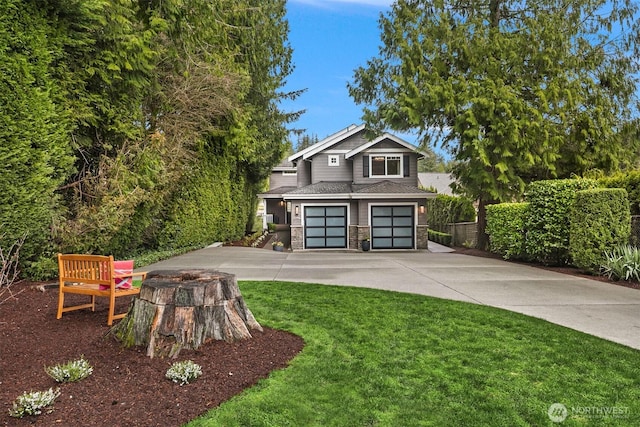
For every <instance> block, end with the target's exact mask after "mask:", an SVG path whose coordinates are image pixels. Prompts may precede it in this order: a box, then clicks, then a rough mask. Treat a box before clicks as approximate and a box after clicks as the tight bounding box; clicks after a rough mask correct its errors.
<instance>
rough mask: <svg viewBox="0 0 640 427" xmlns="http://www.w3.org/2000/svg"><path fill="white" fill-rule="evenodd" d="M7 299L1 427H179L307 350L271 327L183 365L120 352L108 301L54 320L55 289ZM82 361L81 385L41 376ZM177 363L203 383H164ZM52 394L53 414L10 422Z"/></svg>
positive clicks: (2, 324)
mask: <svg viewBox="0 0 640 427" xmlns="http://www.w3.org/2000/svg"><path fill="white" fill-rule="evenodd" d="M11 290H12V291H13V293H14V294H17V295H15V297H14V298H10V299H9V300H7V301H5V302H4V303H2V304H0V339H1V345H0V425H5V426H31V425H37V426H53V425H59V426H65V427H67V426H69V427H73V426H78V427H80V426H82V427H85V426H102V425H104V426H106V425H110V426H145V427H147V426H180V425H183V424H184V423H186V422H187V421H189V420H192V419H194V418H196V417H197V416H198V415H201V414H203V413H205V412H207V410H209V409H211V408H214V407H216V406H218V405H220V404H221V403H222V402H224V401H226V400H228V399H229V398H231V397H232V396H234V395H236V394H238V393H240V392H241V391H242V390H244V389H246V388H248V387H251V386H252V385H254V384H256V383H257V382H258V381H259V380H260V379H262V378H265V377H267V376H268V375H269V373H270V372H271V371H273V370H276V369H281V368H284V367H286V366H287V364H288V362H289V361H290V360H291V359H292V358H293V357H295V355H296V354H298V353H299V352H300V351H301V349H302V348H303V345H304V343H303V340H302V339H301V338H300V337H298V336H295V335H293V334H290V333H288V332H284V331H279V330H274V329H268V328H265V330H264V332H262V333H260V332H255V333H253V338H251V339H248V340H244V341H241V342H237V343H233V344H230V343H226V342H221V341H216V342H210V343H208V344H207V345H205V346H203V347H202V348H201V349H199V350H197V351H188V350H182V351H181V352H180V354H179V356H178V358H177V359H158V358H156V359H150V358H149V357H147V356H146V355H145V349H144V348H134V349H123V348H121V346H120V344H119V343H118V342H116V341H114V340H113V339H112V338H105V334H106V333H107V332H108V331H109V327H108V326H107V303H106V301H105V299H104V298H99V299H98V304H99V306H98V308H97V309H96V312H91V311H90V310H80V311H75V312H70V313H65V314H64V316H63V317H62V319H60V320H56V309H57V300H58V292H57V289H55V288H54V289H48V290H46V291H44V292H42V291H39V290H36V289H34V288H33V287H32V284H30V283H22V284H16V285H14V286H12V287H11ZM6 296H7V295H6V293H5V297H6ZM70 297H71V298H78V297H81V296H78V295H72V296H70ZM67 298H69V297H67ZM85 298H86V297H85ZM3 299H4V298H3ZM120 300H122V301H120V302H119V308H118V310H122V311H125V310H126V308H127V305H128V303H129V301H126V300H129V298H127V297H123V298H120ZM249 308H251V307H249ZM258 321H260V319H258ZM81 356H84V358H85V359H86V360H87V361H88V362H89V363H90V364H91V365H92V367H93V373H92V374H91V375H90V376H89V377H88V378H86V379H84V380H82V381H79V382H75V383H65V384H58V383H56V382H55V381H54V380H53V379H52V378H51V377H49V376H48V375H47V374H46V373H45V370H44V368H45V367H46V366H53V365H57V364H64V363H66V362H68V361H72V360H77V359H79V358H80V357H81ZM176 360H193V361H194V362H195V363H197V364H199V365H200V366H201V367H202V371H203V374H202V376H201V377H200V378H198V379H197V380H196V381H195V382H193V383H191V384H186V385H183V386H180V385H179V384H176V383H174V382H172V381H170V380H168V379H166V378H165V373H166V371H167V369H168V368H169V367H170V366H171V364H172V363H173V362H175V361H176ZM56 387H59V388H60V391H61V395H60V396H59V397H58V398H57V399H56V401H55V403H54V405H53V407H52V408H51V409H52V410H51V411H47V410H45V411H46V412H43V413H42V414H41V415H38V416H29V417H25V418H22V419H18V418H13V417H10V416H9V409H10V408H11V407H12V406H13V402H15V400H16V399H17V397H18V396H20V395H21V394H23V393H24V392H29V391H45V390H48V389H49V388H54V389H55V388H56Z"/></svg>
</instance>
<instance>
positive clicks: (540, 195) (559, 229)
mask: <svg viewBox="0 0 640 427" xmlns="http://www.w3.org/2000/svg"><path fill="white" fill-rule="evenodd" d="M590 188H596V181H594V180H590V179H561V180H550V181H536V182H532V183H530V184H529V185H528V186H527V190H526V192H525V197H526V200H527V201H528V202H529V214H528V215H527V219H526V221H525V229H526V230H527V239H526V241H525V250H526V253H527V256H528V257H531V258H532V259H533V260H534V261H537V262H540V263H543V264H555V265H563V264H567V263H568V261H569V258H570V256H569V210H570V208H571V205H572V203H573V199H574V197H575V194H576V192H577V191H580V190H587V189H590Z"/></svg>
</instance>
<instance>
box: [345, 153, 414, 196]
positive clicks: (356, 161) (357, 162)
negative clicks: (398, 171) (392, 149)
mask: <svg viewBox="0 0 640 427" xmlns="http://www.w3.org/2000/svg"><path fill="white" fill-rule="evenodd" d="M376 148H378V146H376ZM391 154H400V155H405V154H409V176H408V177H403V178H371V177H364V176H362V157H363V156H370V155H371V153H366V152H365V153H359V154H357V155H356V156H355V157H354V158H353V183H354V184H372V183H375V182H379V181H384V180H386V179H390V180H393V182H398V183H401V184H405V185H412V186H414V187H417V186H418V155H417V154H416V153H413V152H406V153H391Z"/></svg>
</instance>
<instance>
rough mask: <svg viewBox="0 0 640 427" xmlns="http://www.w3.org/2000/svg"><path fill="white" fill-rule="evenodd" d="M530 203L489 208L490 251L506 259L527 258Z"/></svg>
mask: <svg viewBox="0 0 640 427" xmlns="http://www.w3.org/2000/svg"><path fill="white" fill-rule="evenodd" d="M528 212H529V203H500V204H497V205H489V206H487V227H486V231H487V234H488V235H489V245H490V251H491V252H493V253H496V254H499V255H501V256H502V257H503V258H504V259H511V258H513V259H523V258H526V252H525V228H524V224H525V222H526V216H527V214H528Z"/></svg>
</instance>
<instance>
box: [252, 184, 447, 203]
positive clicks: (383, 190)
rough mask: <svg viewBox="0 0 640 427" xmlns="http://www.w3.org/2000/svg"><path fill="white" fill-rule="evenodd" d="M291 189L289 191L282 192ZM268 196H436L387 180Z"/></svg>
mask: <svg viewBox="0 0 640 427" xmlns="http://www.w3.org/2000/svg"><path fill="white" fill-rule="evenodd" d="M285 188H291V190H289V191H286V192H284V191H282V190H284V189H285ZM264 194H265V195H266V194H274V195H275V194H281V195H282V197H283V198H285V199H300V198H303V199H307V198H327V196H330V197H331V198H334V199H363V198H386V197H395V198H397V197H398V196H406V197H429V196H430V195H435V193H431V192H429V191H425V190H422V189H420V188H418V187H413V186H411V185H405V184H400V183H397V182H393V181H389V180H385V181H380V182H376V183H374V184H353V183H351V182H326V181H322V182H317V183H315V184H311V185H307V186H305V187H300V188H295V187H280V188H276V189H275V190H271V191H269V192H268V193H264Z"/></svg>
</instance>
